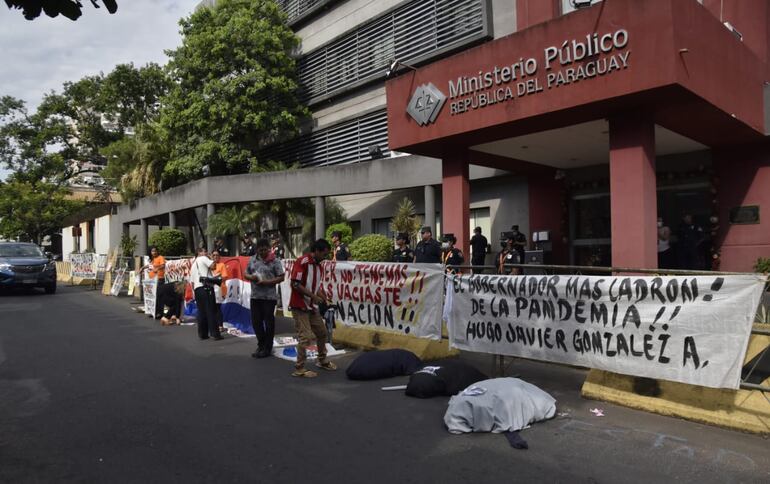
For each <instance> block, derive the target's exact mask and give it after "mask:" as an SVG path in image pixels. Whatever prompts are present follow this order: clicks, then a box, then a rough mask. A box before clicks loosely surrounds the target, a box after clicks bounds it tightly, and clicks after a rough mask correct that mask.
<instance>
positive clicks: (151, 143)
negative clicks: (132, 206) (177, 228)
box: [100, 124, 169, 202]
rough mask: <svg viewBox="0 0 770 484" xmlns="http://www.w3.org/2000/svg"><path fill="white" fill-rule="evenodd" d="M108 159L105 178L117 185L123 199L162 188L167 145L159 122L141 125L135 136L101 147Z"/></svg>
mask: <svg viewBox="0 0 770 484" xmlns="http://www.w3.org/2000/svg"><path fill="white" fill-rule="evenodd" d="M100 153H101V154H102V156H104V157H105V158H106V159H107V160H108V162H107V167H106V168H105V169H104V171H102V177H104V180H105V181H106V182H107V183H109V184H110V185H111V186H113V187H115V188H117V190H118V192H119V193H120V195H121V197H122V198H123V201H124V202H132V201H134V200H136V199H137V198H142V197H146V196H148V195H152V194H153V193H157V192H158V191H160V189H161V188H162V185H163V180H162V176H163V167H164V166H165V163H166V160H167V159H168V153H169V150H168V144H167V142H166V138H165V136H164V132H163V131H162V130H161V129H160V127H159V126H158V125H157V124H145V125H140V126H139V127H138V128H137V131H136V134H135V135H134V136H126V137H123V138H121V139H119V140H117V141H115V142H113V143H111V144H110V145H108V146H106V147H105V148H102V149H101V151H100Z"/></svg>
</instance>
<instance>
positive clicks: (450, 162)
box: [441, 152, 471, 260]
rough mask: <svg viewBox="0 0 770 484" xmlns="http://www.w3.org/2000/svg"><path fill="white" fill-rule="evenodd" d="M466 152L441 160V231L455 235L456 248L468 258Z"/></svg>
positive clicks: (468, 192) (468, 203)
mask: <svg viewBox="0 0 770 484" xmlns="http://www.w3.org/2000/svg"><path fill="white" fill-rule="evenodd" d="M468 166H469V162H468V153H467V152H463V153H459V154H457V155H451V156H448V157H446V158H444V159H443V160H442V182H441V231H442V232H444V233H445V234H454V235H455V237H457V246H456V247H457V248H459V249H460V250H462V251H463V255H464V256H465V258H466V260H470V259H469V257H470V252H469V248H468V244H469V242H470V239H471V234H470V228H469V227H468V223H469V220H470V185H469V183H468Z"/></svg>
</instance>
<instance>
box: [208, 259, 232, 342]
mask: <svg viewBox="0 0 770 484" xmlns="http://www.w3.org/2000/svg"><path fill="white" fill-rule="evenodd" d="M211 259H212V260H213V261H214V265H213V266H212V267H213V268H212V269H211V272H212V273H213V274H214V277H221V278H222V284H221V285H220V287H218V288H215V289H214V301H215V302H216V311H215V312H214V316H215V317H216V320H217V328H219V331H220V332H222V331H224V330H225V328H224V317H223V315H222V303H223V302H224V301H225V297H227V279H229V278H230V274H229V273H228V271H227V265H226V264H225V263H224V262H222V255H221V254H220V253H219V251H218V250H214V251H212V252H211Z"/></svg>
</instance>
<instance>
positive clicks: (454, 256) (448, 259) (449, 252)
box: [441, 234, 465, 274]
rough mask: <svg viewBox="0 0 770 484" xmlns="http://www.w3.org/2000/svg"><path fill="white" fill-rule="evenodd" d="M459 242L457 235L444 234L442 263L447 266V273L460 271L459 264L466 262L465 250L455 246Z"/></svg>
mask: <svg viewBox="0 0 770 484" xmlns="http://www.w3.org/2000/svg"><path fill="white" fill-rule="evenodd" d="M456 243H457V237H455V236H454V234H444V237H443V240H442V242H441V250H442V254H441V263H442V264H444V266H445V267H446V272H447V274H455V273H459V272H460V269H459V268H458V267H457V266H461V265H462V264H463V262H465V257H463V252H462V251H461V250H460V249H458V248H457V247H455V244H456Z"/></svg>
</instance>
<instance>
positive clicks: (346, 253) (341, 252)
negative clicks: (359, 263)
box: [332, 230, 350, 262]
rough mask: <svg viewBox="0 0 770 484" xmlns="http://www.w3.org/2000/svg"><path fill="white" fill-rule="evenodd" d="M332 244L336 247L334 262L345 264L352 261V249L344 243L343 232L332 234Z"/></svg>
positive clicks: (337, 231)
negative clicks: (349, 260)
mask: <svg viewBox="0 0 770 484" xmlns="http://www.w3.org/2000/svg"><path fill="white" fill-rule="evenodd" d="M332 244H333V246H334V249H333V252H332V260H333V261H335V262H344V261H346V260H348V259H350V249H348V245H347V244H344V243H343V242H342V232H340V231H339V230H335V231H334V232H332Z"/></svg>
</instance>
